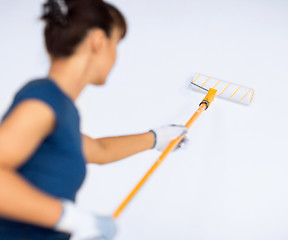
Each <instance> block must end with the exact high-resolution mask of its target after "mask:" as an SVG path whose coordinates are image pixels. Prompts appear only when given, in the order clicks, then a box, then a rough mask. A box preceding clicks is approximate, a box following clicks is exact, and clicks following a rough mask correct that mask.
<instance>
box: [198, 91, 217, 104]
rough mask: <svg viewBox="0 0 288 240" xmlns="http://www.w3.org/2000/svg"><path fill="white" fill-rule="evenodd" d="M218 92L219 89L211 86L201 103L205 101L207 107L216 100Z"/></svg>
mask: <svg viewBox="0 0 288 240" xmlns="http://www.w3.org/2000/svg"><path fill="white" fill-rule="evenodd" d="M216 93H217V90H216V89H214V88H210V89H209V91H208V93H207V95H206V96H205V98H204V99H203V100H202V102H201V103H200V105H201V104H203V103H205V104H206V106H207V107H206V109H207V108H208V107H209V106H210V104H211V103H212V102H213V101H214V99H215V96H216Z"/></svg>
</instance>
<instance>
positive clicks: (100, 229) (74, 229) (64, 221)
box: [54, 200, 116, 240]
mask: <svg viewBox="0 0 288 240" xmlns="http://www.w3.org/2000/svg"><path fill="white" fill-rule="evenodd" d="M62 206H63V210H62V216H61V218H60V219H59V221H58V223H57V224H56V226H55V227H54V229H55V230H56V231H59V232H65V233H68V234H71V235H72V236H73V237H75V238H76V239H77V240H98V239H101V240H102V239H103V240H111V239H112V238H113V236H114V235H115V232H116V225H115V222H114V220H113V218H112V217H107V216H98V215H95V214H92V213H90V212H86V211H84V210H83V209H81V208H79V207H77V206H76V205H75V204H74V203H73V202H71V201H68V200H64V201H62Z"/></svg>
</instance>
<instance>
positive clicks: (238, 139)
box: [0, 0, 288, 240]
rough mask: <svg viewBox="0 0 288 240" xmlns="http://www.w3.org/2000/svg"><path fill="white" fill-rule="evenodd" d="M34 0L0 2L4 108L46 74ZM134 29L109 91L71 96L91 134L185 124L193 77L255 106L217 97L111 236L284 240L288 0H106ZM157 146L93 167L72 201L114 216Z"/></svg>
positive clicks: (193, 103) (193, 97)
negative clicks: (241, 94) (219, 83)
mask: <svg viewBox="0 0 288 240" xmlns="http://www.w3.org/2000/svg"><path fill="white" fill-rule="evenodd" d="M40 2H43V1H20V0H14V1H13V3H12V2H10V1H9V2H8V1H3V0H0V29H1V40H0V41H1V45H0V53H1V58H0V73H1V83H0V84H1V87H0V94H1V101H0V111H1V113H0V115H2V114H4V111H5V109H6V108H7V107H8V104H9V102H10V101H11V98H12V97H13V94H14V93H15V91H16V90H17V88H19V87H20V86H21V85H23V84H24V83H25V82H26V81H28V80H29V79H31V78H34V77H37V76H43V75H45V74H46V73H47V69H48V59H47V57H46V56H45V50H44V47H43V43H42V42H43V39H42V32H41V31H42V24H41V23H39V21H37V18H38V16H39V14H40ZM111 2H112V3H114V4H115V5H116V6H118V7H119V8H120V9H121V10H123V12H124V13H125V15H126V16H127V19H128V23H129V34H128V36H127V39H125V41H123V42H122V43H121V44H120V46H119V49H118V60H117V64H116V66H115V68H114V69H113V71H112V73H111V75H110V77H109V81H108V84H107V86H105V87H101V88H95V87H89V88H87V89H86V90H85V91H84V92H83V94H82V95H81V97H80V98H79V100H78V103H77V104H78V106H79V109H80V111H81V116H82V129H83V132H85V133H87V134H90V135H91V136H93V137H102V136H113V135H122V134H130V133H138V132H144V131H147V130H149V129H151V128H154V127H158V126H161V125H163V124H168V123H185V122H186V121H187V120H188V118H189V117H190V115H192V113H193V112H194V111H195V110H196V109H197V105H198V104H199V101H201V99H202V97H203V96H201V95H199V94H194V93H188V92H185V91H184V90H183V85H184V84H185V82H186V81H187V79H188V78H189V76H190V75H191V74H192V73H193V72H202V73H205V74H207V75H211V76H214V77H217V78H223V79H224V80H228V81H233V82H236V83H239V84H243V85H247V86H250V87H252V88H254V90H255V99H254V102H253V103H252V105H251V106H250V107H243V106H240V105H237V104H233V103H230V102H225V101H222V100H216V101H215V102H214V104H213V105H212V107H211V109H209V110H208V111H207V112H205V114H204V115H203V116H201V118H200V119H199V120H198V122H197V123H196V124H195V125H194V126H193V127H192V129H191V132H190V133H189V134H188V136H189V138H190V145H189V146H188V148H187V149H185V150H183V151H179V152H176V153H173V154H172V155H171V156H170V157H169V158H168V159H167V160H166V161H165V162H164V163H163V165H162V166H161V168H160V169H159V170H158V171H157V172H156V173H155V175H154V176H153V177H152V178H151V179H150V181H149V182H148V183H147V184H146V185H145V187H144V188H143V189H142V191H141V192H140V193H139V195H137V197H136V198H135V199H134V201H133V202H132V203H131V205H130V206H129V207H128V208H127V210H125V212H124V213H123V215H122V216H121V217H120V218H119V220H118V227H119V231H118V235H117V237H116V240H129V239H137V240H147V239H166V240H170V239H171V240H172V239H173V240H174V239H182V240H188V239H197V240H200V239H201V240H206V239H207V240H208V239H209V240H217V239H221V240H228V239H229V240H231V239H233V240H234V239H239V240H240V239H241V240H242V239H248V240H249V239H250V240H256V239H261V240H263V239H267V240H268V239H269V240H270V239H271V240H272V239H277V240H281V239H283V240H284V239H287V238H288V230H287V224H288V217H287V216H288V207H287V202H288V187H287V182H288V175H287V172H288V163H287V154H286V147H287V144H288V141H287V133H288V131H287V130H288V128H287V121H288V113H287V110H286V109H287V107H286V104H287V103H288V101H287V97H286V92H287V90H286V89H287V87H288V83H287V82H288V81H287V76H288V68H287V56H288V45H287V41H288V29H287V23H288V15H287V10H288V3H287V1H284V0H275V1H269V0H266V1H260V0H253V1H248V0H244V1H227V0H218V1H212V0H204V1H194V0H189V1H188V0H179V1H171V0H167V1H161V0H153V1H152V0H146V1H135V0H134V1H132V0H118V1H111ZM158 156H159V153H157V152H156V151H147V152H145V153H141V154H138V155H136V156H133V157H130V158H129V159H126V160H123V161H121V162H118V163H115V164H111V165H107V166H89V169H88V170H89V171H88V176H87V179H86V181H85V184H84V185H83V188H82V189H81V191H80V193H79V195H78V203H79V204H80V205H82V206H85V207H87V208H89V209H92V210H94V211H96V212H102V213H106V214H110V213H112V212H113V210H114V209H115V208H116V207H117V205H118V204H119V203H120V202H121V201H122V200H123V198H124V197H125V196H126V195H127V194H128V192H129V191H130V190H131V189H132V187H133V186H134V185H135V184H136V183H137V181H138V180H139V179H140V178H141V177H142V176H143V175H144V173H145V172H146V171H147V170H148V169H149V167H150V166H151V165H152V164H153V162H154V161H155V160H156V159H157V157H158Z"/></svg>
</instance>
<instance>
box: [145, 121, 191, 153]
mask: <svg viewBox="0 0 288 240" xmlns="http://www.w3.org/2000/svg"><path fill="white" fill-rule="evenodd" d="M150 132H152V133H153V134H154V136H155V142H154V146H153V148H155V149H157V150H158V151H161V152H162V151H163V150H164V149H165V148H166V147H167V146H168V145H169V143H170V142H171V141H172V140H174V139H175V138H178V137H180V136H181V135H184V134H186V133H187V132H188V129H187V128H186V127H185V126H183V125H175V124H172V125H168V126H164V127H161V128H158V129H155V130H150Z"/></svg>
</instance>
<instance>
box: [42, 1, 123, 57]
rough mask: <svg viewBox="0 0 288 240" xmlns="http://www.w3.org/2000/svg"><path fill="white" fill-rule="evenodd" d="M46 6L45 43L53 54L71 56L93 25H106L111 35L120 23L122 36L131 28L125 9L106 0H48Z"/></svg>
mask: <svg viewBox="0 0 288 240" xmlns="http://www.w3.org/2000/svg"><path fill="white" fill-rule="evenodd" d="M43 7H44V13H43V15H42V17H41V19H42V20H44V21H45V22H46V27H45V31H44V32H45V33H44V35H45V43H46V48H47V50H48V52H49V54H50V55H51V56H52V58H61V57H69V56H71V55H72V54H73V53H74V50H75V49H76V47H77V46H78V44H79V43H80V42H82V40H83V39H84V38H85V37H86V35H87V33H88V31H89V30H91V29H93V28H99V29H102V30H103V31H104V32H105V34H106V35H107V37H110V36H111V32H112V30H113V29H114V27H118V28H119V29H120V30H121V38H122V39H123V38H124V37H125V35H126V32H127V24H126V21H125V18H124V16H123V15H122V13H121V12H120V11H119V10H118V9H117V8H116V7H114V6H113V5H111V4H108V3H106V2H104V1H103V0H47V1H46V3H45V4H44V6H43Z"/></svg>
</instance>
